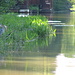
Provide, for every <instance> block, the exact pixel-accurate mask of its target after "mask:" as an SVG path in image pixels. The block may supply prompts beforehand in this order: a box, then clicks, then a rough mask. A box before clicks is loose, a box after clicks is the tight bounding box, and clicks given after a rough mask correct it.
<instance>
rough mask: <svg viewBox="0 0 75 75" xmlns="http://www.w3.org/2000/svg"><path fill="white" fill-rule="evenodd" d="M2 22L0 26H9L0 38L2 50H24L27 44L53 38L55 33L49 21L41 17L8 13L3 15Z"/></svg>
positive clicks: (0, 17)
mask: <svg viewBox="0 0 75 75" xmlns="http://www.w3.org/2000/svg"><path fill="white" fill-rule="evenodd" d="M0 20H1V21H0V24H2V25H6V26H7V30H6V32H5V33H3V34H2V35H1V36H0V42H1V45H0V49H2V50H5V49H4V48H6V49H11V48H13V50H14V49H16V48H17V46H20V47H21V48H23V49H24V46H25V45H26V42H32V41H34V40H36V38H39V37H40V38H45V37H46V36H50V35H51V37H52V36H53V34H54V31H55V30H53V29H52V27H51V26H50V25H49V24H48V19H47V18H46V17H45V16H41V15H37V16H27V17H18V16H17V14H14V13H8V14H4V15H1V16H0ZM19 49H20V48H19Z"/></svg>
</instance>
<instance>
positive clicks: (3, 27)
mask: <svg viewBox="0 0 75 75" xmlns="http://www.w3.org/2000/svg"><path fill="white" fill-rule="evenodd" d="M6 29H7V26H5V25H0V35H2V34H3V33H4V32H5V30H6Z"/></svg>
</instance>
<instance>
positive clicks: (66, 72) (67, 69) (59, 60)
mask: <svg viewBox="0 0 75 75" xmlns="http://www.w3.org/2000/svg"><path fill="white" fill-rule="evenodd" d="M56 64H57V67H56V71H55V75H71V74H72V75H75V58H68V57H65V56H64V54H59V55H57V57H56Z"/></svg>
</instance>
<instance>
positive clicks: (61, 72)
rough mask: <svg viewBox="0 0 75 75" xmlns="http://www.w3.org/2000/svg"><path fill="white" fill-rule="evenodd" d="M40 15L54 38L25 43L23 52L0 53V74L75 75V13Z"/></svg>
mask: <svg viewBox="0 0 75 75" xmlns="http://www.w3.org/2000/svg"><path fill="white" fill-rule="evenodd" d="M43 15H45V16H47V17H48V19H49V23H51V25H52V27H53V28H54V29H56V36H50V37H46V38H41V39H37V40H34V41H31V42H26V44H25V48H26V50H25V51H24V50H22V51H21V50H16V51H14V50H11V49H10V51H6V52H5V53H3V52H0V75H71V74H72V75H75V72H74V70H75V26H74V25H75V21H74V20H75V17H74V16H75V12H71V13H53V14H43ZM14 47H15V46H14ZM17 48H19V49H20V47H19V45H18V47H17ZM17 48H16V49H17Z"/></svg>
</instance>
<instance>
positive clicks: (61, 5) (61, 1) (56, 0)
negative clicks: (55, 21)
mask: <svg viewBox="0 0 75 75" xmlns="http://www.w3.org/2000/svg"><path fill="white" fill-rule="evenodd" d="M71 6H72V3H71V1H69V0H53V8H54V10H55V11H63V10H70V8H71Z"/></svg>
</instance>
